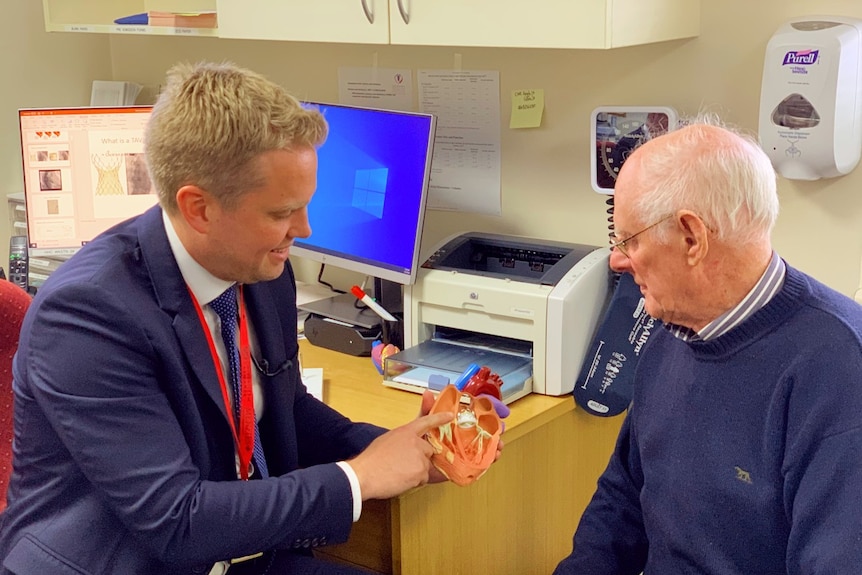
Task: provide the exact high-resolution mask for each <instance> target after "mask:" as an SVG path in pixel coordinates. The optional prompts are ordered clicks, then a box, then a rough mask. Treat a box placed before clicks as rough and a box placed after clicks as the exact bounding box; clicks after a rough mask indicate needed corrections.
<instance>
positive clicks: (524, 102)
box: [509, 89, 545, 128]
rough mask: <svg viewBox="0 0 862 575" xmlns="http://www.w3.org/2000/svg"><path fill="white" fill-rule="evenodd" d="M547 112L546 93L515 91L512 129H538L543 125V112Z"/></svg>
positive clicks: (513, 95)
mask: <svg viewBox="0 0 862 575" xmlns="http://www.w3.org/2000/svg"><path fill="white" fill-rule="evenodd" d="M544 110H545V91H544V90H541V89H537V90H513V91H512V119H511V120H509V127H510V128H538V127H539V126H541V125H542V112H543V111H544Z"/></svg>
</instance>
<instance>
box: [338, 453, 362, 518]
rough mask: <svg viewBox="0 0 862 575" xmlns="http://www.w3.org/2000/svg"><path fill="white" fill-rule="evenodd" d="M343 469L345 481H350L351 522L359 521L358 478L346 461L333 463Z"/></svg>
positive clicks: (359, 492)
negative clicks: (351, 497)
mask: <svg viewBox="0 0 862 575" xmlns="http://www.w3.org/2000/svg"><path fill="white" fill-rule="evenodd" d="M335 464H336V465H337V466H338V467H340V468H341V469H342V470H343V471H344V475H346V476H347V481H348V482H349V483H350V493H351V494H352V495H353V522H354V523H356V522H357V521H359V516H360V515H362V490H361V489H360V487H359V478H358V477H356V472H355V471H353V468H352V467H350V464H349V463H347V462H346V461H338V462H336V463H335Z"/></svg>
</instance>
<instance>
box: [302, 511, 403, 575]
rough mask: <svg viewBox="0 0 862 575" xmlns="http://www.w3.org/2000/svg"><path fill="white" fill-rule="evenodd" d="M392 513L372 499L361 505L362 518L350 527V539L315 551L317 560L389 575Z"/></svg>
mask: <svg viewBox="0 0 862 575" xmlns="http://www.w3.org/2000/svg"><path fill="white" fill-rule="evenodd" d="M391 517H392V513H391V506H390V502H389V501H380V500H376V499H372V500H368V501H365V502H363V503H362V516H361V517H360V518H359V521H358V522H356V524H355V525H354V526H353V530H352V531H351V533H350V539H348V540H347V542H346V543H342V544H341V545H328V546H326V547H321V548H319V549H316V550H315V553H316V554H317V555H318V556H319V557H320V558H321V559H327V560H332V561H335V562H338V563H347V564H350V565H359V566H361V567H364V568H366V569H371V570H372V571H374V572H375V573H381V574H384V575H391V574H392V573H393V566H392V519H391Z"/></svg>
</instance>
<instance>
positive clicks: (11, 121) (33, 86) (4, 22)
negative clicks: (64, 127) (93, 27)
mask: <svg viewBox="0 0 862 575" xmlns="http://www.w3.org/2000/svg"><path fill="white" fill-rule="evenodd" d="M3 4H4V5H3V18H2V19H0V78H3V81H2V88H0V193H2V198H0V199H2V202H0V216H2V218H0V258H2V259H0V265H2V266H3V269H6V268H7V267H8V266H7V262H8V261H9V236H10V235H11V229H10V225H9V215H8V210H7V202H6V196H7V195H8V194H11V193H17V192H21V191H23V189H24V188H23V175H22V172H21V141H20V139H19V136H18V115H17V110H18V108H28V107H38V106H86V105H87V104H89V103H90V86H91V83H92V81H93V80H97V79H100V80H109V79H111V76H110V75H111V57H110V52H109V48H110V44H109V42H108V37H107V36H106V35H102V34H48V33H47V32H45V25H44V22H43V19H42V3H41V2H37V1H35V0H26V1H23V2H18V1H16V2H4V3H3Z"/></svg>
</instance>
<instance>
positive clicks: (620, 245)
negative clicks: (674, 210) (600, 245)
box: [611, 214, 674, 258]
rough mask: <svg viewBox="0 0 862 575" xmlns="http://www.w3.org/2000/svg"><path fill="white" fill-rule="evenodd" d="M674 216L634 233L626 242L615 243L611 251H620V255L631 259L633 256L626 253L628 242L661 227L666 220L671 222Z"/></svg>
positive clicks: (671, 215) (669, 215)
mask: <svg viewBox="0 0 862 575" xmlns="http://www.w3.org/2000/svg"><path fill="white" fill-rule="evenodd" d="M673 216H674V215H673V214H668V215H666V216H665V217H663V218H662V219H660V220H659V221H657V222H653V223H651V224H650V225H648V226H647V227H645V228H644V229H642V230H641V231H639V232H635V233H633V234H632V235H630V236H629V237H627V238H626V239H624V240H620V241H618V242H613V243H612V244H611V249H612V250H614V249H617V250H620V253H622V254H623V255H624V256H626V257H627V258H629V257H631V256H630V255H629V253H628V252H627V251H626V243H627V242H630V241H632V240H633V239H635V238H636V237H638V236H639V235H641V234H642V233H644V232H646V231H648V230H651V229H652V228H654V227H656V226H657V225H659V224H660V223H662V222H663V221H665V220H669V219H670V218H672V217H673Z"/></svg>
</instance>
